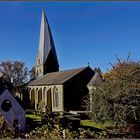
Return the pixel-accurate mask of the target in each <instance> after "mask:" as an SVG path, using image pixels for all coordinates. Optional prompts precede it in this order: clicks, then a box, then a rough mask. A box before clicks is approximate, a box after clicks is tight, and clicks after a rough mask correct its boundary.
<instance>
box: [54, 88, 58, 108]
mask: <svg viewBox="0 0 140 140" xmlns="http://www.w3.org/2000/svg"><path fill="white" fill-rule="evenodd" d="M53 107H59V97H58V89H57V87H56V86H55V87H54V88H53Z"/></svg>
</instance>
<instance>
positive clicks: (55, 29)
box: [0, 2, 140, 72]
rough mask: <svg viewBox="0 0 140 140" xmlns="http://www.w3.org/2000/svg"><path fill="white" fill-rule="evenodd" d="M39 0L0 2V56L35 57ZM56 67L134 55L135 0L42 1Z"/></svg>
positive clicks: (138, 24) (30, 60) (137, 46)
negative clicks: (130, 0)
mask: <svg viewBox="0 0 140 140" xmlns="http://www.w3.org/2000/svg"><path fill="white" fill-rule="evenodd" d="M41 11H42V3H41V2H0V61H5V60H19V61H23V62H25V63H26V66H27V67H28V68H29V69H30V68H31V67H32V66H33V65H34V64H35V61H36V56H37V51H38V45H39V31H40V22H41ZM45 11H46V15H47V18H48V21H49V24H50V27H51V31H52V35H53V39H54V41H55V46H56V51H57V55H58V60H59V65H60V70H64V69H71V68H78V67H83V66H87V65H88V62H89V65H90V66H91V67H92V68H94V67H100V68H101V70H102V71H103V72H105V71H106V68H107V69H108V68H110V67H111V66H110V64H109V62H111V63H116V62H117V60H116V58H115V54H116V55H117V56H118V57H119V58H121V59H122V60H124V59H126V58H127V56H128V53H129V52H131V56H130V59H131V60H134V61H139V60H140V2H45Z"/></svg>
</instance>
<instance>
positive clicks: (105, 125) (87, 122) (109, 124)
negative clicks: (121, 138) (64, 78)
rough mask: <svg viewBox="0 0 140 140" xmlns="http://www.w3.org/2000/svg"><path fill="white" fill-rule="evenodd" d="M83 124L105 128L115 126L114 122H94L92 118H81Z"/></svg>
mask: <svg viewBox="0 0 140 140" xmlns="http://www.w3.org/2000/svg"><path fill="white" fill-rule="evenodd" d="M81 125H83V126H90V127H95V128H99V129H105V128H106V127H110V126H113V124H112V123H111V122H106V123H104V124H101V123H96V122H93V121H91V120H81Z"/></svg>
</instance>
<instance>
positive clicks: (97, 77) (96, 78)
mask: <svg viewBox="0 0 140 140" xmlns="http://www.w3.org/2000/svg"><path fill="white" fill-rule="evenodd" d="M101 82H102V76H101V74H100V73H99V72H97V71H96V72H95V74H94V76H93V77H92V79H91V80H90V81H89V83H88V86H99V85H100V84H101Z"/></svg>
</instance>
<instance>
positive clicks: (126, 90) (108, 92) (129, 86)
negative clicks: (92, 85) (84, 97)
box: [92, 59, 140, 125]
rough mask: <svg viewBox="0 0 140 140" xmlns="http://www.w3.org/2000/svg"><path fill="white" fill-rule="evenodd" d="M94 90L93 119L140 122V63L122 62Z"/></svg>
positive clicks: (113, 67)
mask: <svg viewBox="0 0 140 140" xmlns="http://www.w3.org/2000/svg"><path fill="white" fill-rule="evenodd" d="M104 79H105V81H104V82H102V83H101V85H100V86H99V87H97V88H96V90H93V92H92V93H93V96H92V97H93V98H92V113H93V116H92V118H93V119H94V120H96V121H101V120H102V121H108V120H109V121H110V120H111V121H113V122H115V123H119V124H122V125H124V124H127V123H128V122H133V121H140V63H139V62H134V61H122V62H121V61H120V59H119V62H118V63H117V64H115V65H112V68H111V70H109V71H108V72H107V73H105V74H104Z"/></svg>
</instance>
